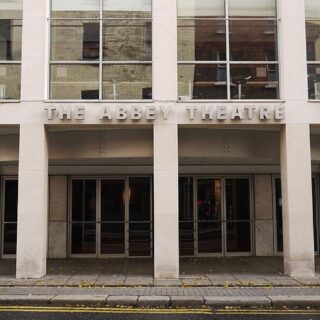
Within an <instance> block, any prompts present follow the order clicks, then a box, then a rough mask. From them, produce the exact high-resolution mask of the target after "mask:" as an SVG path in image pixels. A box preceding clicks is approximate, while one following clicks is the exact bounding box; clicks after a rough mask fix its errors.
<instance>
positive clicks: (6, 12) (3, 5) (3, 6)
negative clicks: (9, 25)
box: [0, 0, 27, 19]
mask: <svg viewBox="0 0 320 320" xmlns="http://www.w3.org/2000/svg"><path fill="white" fill-rule="evenodd" d="M26 1H27V0H26ZM0 19H22V0H1V1H0Z"/></svg>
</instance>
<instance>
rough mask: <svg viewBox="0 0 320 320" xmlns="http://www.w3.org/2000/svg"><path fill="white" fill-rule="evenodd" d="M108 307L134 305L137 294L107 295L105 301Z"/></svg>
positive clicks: (136, 300) (135, 304)
mask: <svg viewBox="0 0 320 320" xmlns="http://www.w3.org/2000/svg"><path fill="white" fill-rule="evenodd" d="M106 305H107V306H108V307H117V306H121V307H136V306H137V305H138V296H109V297H108V298H107V301H106Z"/></svg>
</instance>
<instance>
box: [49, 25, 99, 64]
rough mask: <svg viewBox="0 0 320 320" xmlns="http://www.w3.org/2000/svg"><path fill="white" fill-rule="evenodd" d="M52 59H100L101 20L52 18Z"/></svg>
mask: <svg viewBox="0 0 320 320" xmlns="http://www.w3.org/2000/svg"><path fill="white" fill-rule="evenodd" d="M51 60H53V61H82V60H99V22H98V21H90V20H71V21H70V20H52V22H51Z"/></svg>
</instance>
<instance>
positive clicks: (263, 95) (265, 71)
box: [230, 64, 279, 100]
mask: <svg viewBox="0 0 320 320" xmlns="http://www.w3.org/2000/svg"><path fill="white" fill-rule="evenodd" d="M230 72H231V88H230V89H231V98H232V99H264V100H266V99H279V77H278V65H277V64H269V65H257V64H245V65H243V64H242V65H231V66H230Z"/></svg>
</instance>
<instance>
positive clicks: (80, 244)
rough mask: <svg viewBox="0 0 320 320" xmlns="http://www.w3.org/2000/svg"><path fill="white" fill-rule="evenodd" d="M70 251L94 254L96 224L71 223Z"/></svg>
mask: <svg viewBox="0 0 320 320" xmlns="http://www.w3.org/2000/svg"><path fill="white" fill-rule="evenodd" d="M71 228H72V230H71V235H72V239H71V253H72V254H94V253H96V224H95V223H72V224H71Z"/></svg>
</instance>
